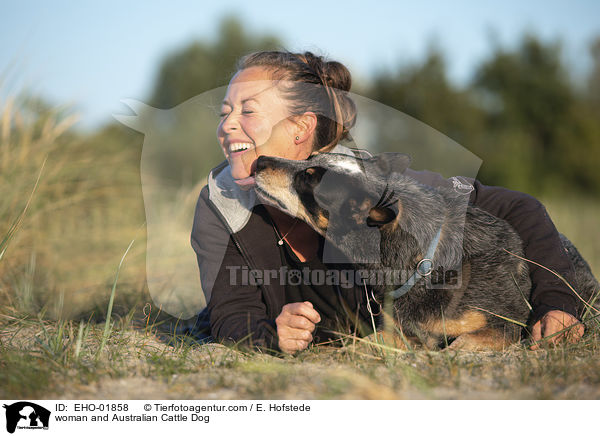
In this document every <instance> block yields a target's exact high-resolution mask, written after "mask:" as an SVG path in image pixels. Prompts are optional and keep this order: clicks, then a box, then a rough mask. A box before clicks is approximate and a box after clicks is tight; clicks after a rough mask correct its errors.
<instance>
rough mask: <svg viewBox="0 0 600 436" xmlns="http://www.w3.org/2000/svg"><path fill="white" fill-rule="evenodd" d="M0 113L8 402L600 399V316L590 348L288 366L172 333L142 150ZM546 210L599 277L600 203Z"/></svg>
mask: <svg viewBox="0 0 600 436" xmlns="http://www.w3.org/2000/svg"><path fill="white" fill-rule="evenodd" d="M0 109H1V112H2V115H1V117H0V120H1V121H0V138H1V142H0V183H1V186H3V195H2V196H0V242H1V245H0V253H1V254H0V302H1V303H2V304H0V397H2V398H20V399H25V398H31V399H35V398H65V399H69V398H71V399H76V398H86V399H91V398H97V399H105V398H106V399H111V398H114V399H125V398H140V399H142V398H144V399H150V398H172V399H175V398H204V399H211V398H214V399H237V398H240V399H244V398H246V399H249V398H290V399H332V398H336V399H338V398H355V399H375V398H379V399H383V398H436V399H439V398H529V399H542V398H564V399H567V398H596V399H598V398H600V363H599V362H600V359H599V358H598V357H599V354H600V323H599V322H598V318H593V317H592V316H591V315H592V314H590V317H589V318H588V319H587V321H586V328H587V333H586V335H585V336H584V338H583V339H582V341H580V342H579V343H577V344H562V345H559V346H557V347H555V348H550V347H548V346H547V345H545V346H543V347H542V349H541V350H539V351H530V350H528V349H527V348H526V346H525V345H524V344H516V345H513V346H511V347H510V348H509V349H507V350H506V351H504V352H485V353H467V352H444V353H440V352H431V351H425V350H418V349H411V350H409V351H399V350H397V349H394V348H393V347H391V346H389V345H385V344H381V343H372V342H369V341H365V340H357V339H354V338H351V337H348V338H346V340H345V345H344V346H342V347H327V346H320V347H312V348H310V349H308V350H306V351H304V352H301V353H299V354H298V355H297V356H295V357H287V358H280V357H276V356H272V355H267V354H264V353H259V352H250V351H245V350H242V349H238V348H236V347H232V346H224V345H220V344H207V345H203V346H198V345H196V344H193V343H190V341H189V340H185V338H183V337H177V336H173V335H170V334H166V333H165V332H166V331H169V330H172V329H173V325H175V324H177V321H176V320H172V319H169V317H168V316H165V315H164V314H162V313H161V311H160V309H159V308H157V307H155V306H154V305H153V304H152V302H151V300H150V297H149V295H148V293H147V290H146V289H145V286H144V281H145V249H144V247H145V246H146V240H145V234H140V233H143V232H140V231H139V228H140V225H141V224H142V223H143V222H144V214H143V204H142V202H141V191H140V186H139V171H138V167H139V152H140V145H141V138H140V137H132V136H128V134H127V133H124V132H122V131H120V130H118V129H115V128H108V129H105V130H103V131H102V132H100V133H98V134H95V135H91V136H90V135H87V136H86V135H80V134H77V133H75V132H73V131H71V130H70V129H69V126H70V125H71V124H72V123H73V121H74V117H73V116H72V115H69V114H68V113H64V112H61V111H59V110H56V109H51V108H47V107H44V106H43V104H41V103H40V102H36V101H28V100H25V101H21V102H18V101H16V100H15V101H9V102H7V103H5V104H4V106H3V107H2V108H0ZM44 161H45V162H46V163H45V166H44V171H43V172H42V173H41V176H39V174H40V169H41V168H42V165H43V163H44ZM38 176H39V177H38ZM38 178H39V183H38V182H36V180H38ZM36 186H37V187H36ZM34 187H36V188H35V189H34ZM33 191H35V193H34V195H33V196H31V193H32V192H33ZM182 198H186V196H185V195H182ZM188 200H189V199H188ZM188 200H186V201H188ZM182 201H183V200H182ZM544 203H545V204H546V205H547V208H548V210H549V213H550V215H551V216H552V217H553V218H554V220H555V222H556V224H557V227H558V228H559V230H561V231H563V232H564V233H565V234H566V235H568V236H569V237H570V238H571V240H572V241H573V242H574V243H575V245H576V246H577V247H578V249H579V250H580V251H581V253H582V254H583V255H584V257H586V259H587V260H588V261H589V262H590V264H591V266H592V269H593V270H594V271H595V272H596V273H597V274H598V273H599V272H600V234H598V233H596V232H595V230H596V226H597V222H598V216H599V215H600V204H598V202H597V201H594V200H592V199H587V198H577V197H572V198H568V199H564V198H561V199H545V200H544ZM15 223H17V225H15ZM186 237H187V236H186ZM133 239H135V240H136V243H135V244H134V245H133V246H131V245H130V246H129V247H128V248H127V250H126V251H125V255H126V256H127V258H126V261H125V262H124V259H125V255H124V254H123V248H124V246H125V244H127V241H131V240H133ZM119 259H121V262H119Z"/></svg>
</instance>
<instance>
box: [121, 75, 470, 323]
mask: <svg viewBox="0 0 600 436" xmlns="http://www.w3.org/2000/svg"><path fill="white" fill-rule="evenodd" d="M276 86H279V85H277V84H276ZM314 86H315V85H310V87H314ZM282 89H287V88H285V86H284V88H282ZM225 94H226V88H225V87H222V88H217V89H214V90H210V91H207V92H205V93H203V94H200V95H198V96H196V97H193V98H191V99H190V100H187V101H185V102H183V103H181V104H179V105H178V106H176V107H173V108H170V109H158V108H154V107H151V106H149V105H147V104H144V103H142V102H139V101H135V100H130V99H129V100H123V102H124V103H125V104H126V105H127V106H128V107H129V108H131V110H132V111H133V113H134V115H115V116H114V117H115V118H116V119H117V120H118V121H120V122H121V123H123V124H124V125H126V126H128V127H130V128H132V129H134V130H136V131H138V132H141V133H143V134H144V146H143V148H142V153H141V162H140V173H141V179H142V193H143V197H144V208H145V212H146V226H147V242H146V243H147V250H146V273H147V283H148V288H149V291H150V294H151V295H152V298H153V300H154V303H155V304H156V305H157V306H161V307H162V310H163V311H165V312H167V313H169V314H171V315H173V316H175V317H181V318H183V319H187V318H189V317H191V316H193V315H194V314H196V313H197V312H198V311H199V310H201V309H202V308H203V307H204V306H205V304H206V303H205V300H204V299H203V298H202V293H199V292H198V290H199V289H202V290H203V291H204V294H205V295H206V300H208V299H209V298H210V293H211V287H212V283H211V281H210V280H207V281H206V283H202V284H201V283H200V280H199V277H198V265H197V258H196V255H195V253H194V251H193V250H192V249H191V246H190V230H191V228H192V224H193V221H194V207H195V204H196V200H197V198H198V194H199V192H200V190H201V188H202V186H203V185H204V184H206V183H207V180H208V184H209V185H210V181H211V179H210V177H208V176H209V172H210V170H211V169H212V168H214V167H215V166H217V164H219V163H220V162H222V161H223V158H224V156H223V151H222V149H221V148H222V147H221V146H220V145H219V143H218V141H217V138H216V130H217V125H218V123H219V111H220V107H221V104H222V101H223V98H224V96H225ZM300 94H301V95H312V94H314V92H313V93H309V92H306V93H299V95H300ZM346 94H347V96H348V97H350V98H351V99H352V100H353V101H354V104H355V105H356V114H357V117H356V124H355V125H354V127H352V128H351V131H350V135H349V138H348V142H344V143H343V144H342V145H347V146H349V147H354V148H360V149H365V150H371V151H374V152H377V151H383V149H382V147H385V151H390V152H401V153H406V154H408V155H410V156H412V157H413V158H414V159H415V162H416V164H417V167H420V168H427V169H429V170H431V171H435V172H439V173H441V174H447V175H454V174H463V175H466V176H469V177H475V175H476V174H477V170H478V169H479V166H480V165H481V160H480V159H479V158H477V157H476V156H475V155H473V154H472V153H470V152H469V151H468V150H466V149H465V148H463V147H461V146H460V145H459V144H457V143H455V142H454V141H452V140H451V139H449V138H447V137H446V136H444V135H443V134H441V133H439V132H437V131H435V130H434V129H432V128H431V127H429V126H427V125H425V124H423V123H421V122H419V121H417V120H415V119H414V118H412V117H410V116H408V115H406V114H403V113H401V112H399V111H397V110H395V109H393V108H390V107H388V106H385V105H383V104H381V103H378V102H376V101H373V100H370V99H368V98H365V97H362V96H360V95H357V94H352V93H346ZM254 145H255V146H256V147H260V144H254ZM348 171H349V170H348ZM341 177H343V174H341V173H336V174H334V173H333V172H332V173H331V174H328V175H325V176H324V179H323V183H322V186H323V187H322V188H321V192H319V198H320V199H321V200H322V201H326V199H327V197H328V195H329V194H328V193H327V190H326V189H325V187H326V186H327V185H328V186H332V185H334V184H336V183H338V181H339V180H340V178H341ZM216 182H217V185H218V188H220V189H222V190H223V195H222V197H221V198H220V199H221V200H223V203H227V204H229V203H231V202H229V203H228V202H227V201H228V200H230V199H234V200H239V199H240V197H239V196H237V191H235V190H227V189H226V188H228V187H227V186H225V187H223V186H221V185H219V184H218V180H217V181H216ZM182 187H183V188H185V189H181V188H182ZM382 188H384V187H382ZM213 191H214V190H213ZM213 191H211V194H212V192H213ZM380 196H381V192H380V193H379V196H378V197H376V198H375V199H374V201H375V203H374V204H377V201H378V200H379V199H380ZM334 199H337V197H336V196H334ZM211 201H212V197H211ZM240 204H241V206H240V207H242V208H246V209H251V208H252V207H253V206H254V205H255V204H254V203H253V202H248V203H246V202H242V201H241V200H240ZM237 205H239V204H237ZM355 206H356V207H357V208H358V209H359V211H360V212H361V213H362V212H363V210H361V209H360V208H361V207H363V208H364V207H366V203H360V204H359V203H357V204H356V205H355ZM219 211H220V212H222V210H219ZM223 215H224V216H225V214H223ZM241 215H243V214H234V217H239V216H241ZM354 215H355V214H350V215H346V218H348V217H352V216H354ZM346 218H342V219H341V220H340V221H339V223H337V225H336V224H334V223H333V221H332V222H331V223H330V226H329V231H331V232H334V233H335V236H339V237H340V238H344V239H346V240H348V241H350V239H352V238H354V239H352V244H354V245H356V246H358V247H359V248H361V250H357V251H355V252H354V253H353V254H354V256H353V257H352V259H354V260H355V261H356V262H358V261H365V262H368V263H373V262H376V261H377V259H378V257H379V254H378V253H379V251H378V245H379V236H378V229H377V228H376V227H373V226H371V227H366V228H365V229H363V231H364V232H366V235H367V236H368V235H372V236H377V237H376V238H375V239H370V238H368V237H365V238H356V237H355V236H356V233H352V232H350V233H348V234H346V233H344V230H345V228H347V224H349V223H348V222H346V223H344V222H343V219H346ZM378 218H379V219H381V218H386V216H380V217H376V216H375V214H373V216H372V217H371V219H372V221H371V223H374V222H375V221H376V220H377V219H378ZM225 219H228V218H227V216H225ZM240 220H242V221H243V217H242V218H240ZM336 221H337V219H336ZM245 223H246V222H245V221H244V222H242V223H241V224H240V223H239V222H237V221H236V222H235V223H234V224H236V225H232V223H231V222H229V221H228V222H227V224H229V227H230V228H231V229H232V232H233V233H235V232H236V231H239V229H241V228H242V227H243V226H244V225H245ZM361 240H366V241H367V242H366V244H361V243H360V241H361ZM227 242H228V240H225V241H224V243H223V244H221V245H222V247H221V245H219V244H213V245H219V246H218V247H215V249H214V250H215V253H213V255H212V256H211V261H210V262H204V263H205V264H206V265H203V266H202V267H203V268H205V269H207V272H206V274H204V276H206V277H208V278H210V277H211V276H212V277H216V275H217V273H218V269H219V267H220V265H221V260H222V259H223V256H224V254H225V250H226V247H227ZM328 245H331V244H328ZM375 247H377V250H376V249H375ZM326 248H327V249H329V248H330V247H326ZM221 249H222V254H221V256H220V257H219V254H218V253H217V252H216V251H218V250H221ZM361 253H362V254H361ZM364 253H368V254H367V256H366V258H365V256H363V254H364ZM373 256H375V257H376V259H373ZM212 258H214V259H212ZM336 258H338V257H337V256H336V255H335V253H334V252H333V251H332V252H331V253H329V254H328V253H324V260H326V259H329V260H330V261H332V263H335V262H336V261H337V260H335V259H336ZM213 270H214V271H213ZM213 281H214V280H213Z"/></svg>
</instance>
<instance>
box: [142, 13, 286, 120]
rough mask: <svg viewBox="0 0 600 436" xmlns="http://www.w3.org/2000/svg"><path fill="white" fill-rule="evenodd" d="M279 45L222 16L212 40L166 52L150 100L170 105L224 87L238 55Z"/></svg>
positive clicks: (156, 103)
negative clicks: (216, 34)
mask: <svg viewBox="0 0 600 436" xmlns="http://www.w3.org/2000/svg"><path fill="white" fill-rule="evenodd" d="M280 46H281V43H280V42H279V40H278V39H277V38H276V37H274V36H269V35H266V36H254V35H249V34H247V33H246V32H245V31H244V29H243V28H242V25H241V23H240V22H239V20H237V19H236V18H234V17H229V18H225V19H224V20H223V21H222V23H221V26H220V29H219V33H218V37H217V39H216V41H215V42H214V43H206V42H201V41H196V42H193V43H191V44H189V45H188V46H186V47H184V48H182V49H181V50H177V51H175V52H173V53H171V54H170V55H168V56H167V57H166V58H165V60H164V61H163V62H162V65H161V66H160V70H159V74H158V79H157V81H156V84H155V86H154V92H153V94H152V98H151V100H150V102H151V104H152V105H153V106H155V107H159V108H170V107H173V106H176V105H178V104H180V103H182V102H184V101H185V100H187V99H189V98H192V97H194V96H196V95H198V94H201V93H203V92H205V91H208V90H210V89H213V88H216V87H219V86H224V85H226V84H227V82H228V81H229V79H230V77H231V75H232V74H233V73H235V71H234V69H235V64H236V61H237V60H238V59H239V58H240V56H242V55H244V54H247V53H249V52H252V51H256V50H268V49H276V48H278V47H280Z"/></svg>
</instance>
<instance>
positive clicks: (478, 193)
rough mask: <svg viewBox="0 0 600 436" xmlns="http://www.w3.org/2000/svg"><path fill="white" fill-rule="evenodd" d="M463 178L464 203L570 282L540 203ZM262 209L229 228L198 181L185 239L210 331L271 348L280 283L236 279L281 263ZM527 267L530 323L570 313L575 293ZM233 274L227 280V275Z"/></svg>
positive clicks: (422, 177)
mask: <svg viewBox="0 0 600 436" xmlns="http://www.w3.org/2000/svg"><path fill="white" fill-rule="evenodd" d="M224 168H226V164H225V163H224V164H222V165H220V166H219V167H217V168H215V169H214V170H213V173H212V174H213V175H215V174H218V173H219V172H220V171H222V170H223V169H224ZM406 175H408V176H410V177H413V178H414V179H416V180H417V181H419V182H420V183H423V184H426V185H429V186H434V187H436V186H442V185H447V184H449V183H452V182H454V181H455V180H452V179H450V180H449V179H445V178H443V177H442V176H441V175H439V174H436V173H432V172H429V171H413V170H411V169H408V170H407V172H406ZM463 180H464V179H463ZM468 182H470V183H471V184H472V186H473V188H474V189H473V191H472V192H471V194H470V203H471V204H472V205H474V206H477V207H479V208H481V209H483V210H485V211H487V212H488V213H490V214H492V215H494V216H497V217H499V218H502V219H504V220H506V221H507V222H508V223H509V224H510V225H511V226H512V227H513V228H514V229H515V230H516V231H517V233H518V234H519V236H520V237H521V239H522V240H523V244H524V250H525V256H526V257H527V258H528V259H530V260H533V261H535V262H537V263H539V264H541V265H545V266H547V267H548V268H550V269H552V270H554V271H556V272H557V273H559V274H560V275H562V276H563V277H564V278H565V279H566V280H567V281H568V282H570V283H572V282H573V280H574V274H575V273H574V267H573V265H572V263H571V261H570V260H569V258H568V257H567V256H566V252H565V250H564V248H563V246H562V243H561V242H560V239H559V235H558V232H557V230H556V228H555V226H554V224H553V223H552V221H551V219H550V217H549V216H548V214H547V213H546V209H545V208H544V206H543V205H542V204H541V203H540V202H539V201H538V200H536V199H535V198H533V197H531V196H530V195H527V194H523V193H520V192H516V191H511V190H508V189H505V188H500V187H495V186H486V185H483V184H481V183H480V182H479V181H476V180H468ZM261 211H262V212H261ZM265 213H266V211H265V210H264V209H262V208H256V209H254V210H253V212H252V213H251V215H250V218H249V220H248V221H247V222H246V224H245V225H244V226H243V227H242V228H241V229H239V230H238V231H235V232H234V231H232V230H231V228H230V226H229V225H228V222H227V220H226V219H225V218H224V216H223V214H222V213H221V212H220V211H219V209H218V208H217V207H216V205H215V204H214V202H213V201H211V199H210V195H209V188H208V186H205V187H204V188H203V189H202V192H201V193H200V197H199V199H198V203H197V206H196V211H195V216H194V225H193V229H192V236H191V242H192V246H193V248H194V250H195V252H196V254H197V258H198V265H199V268H200V278H201V282H202V287H203V290H204V292H205V295H206V299H207V301H208V311H209V316H210V326H211V333H212V335H213V337H214V338H216V339H217V340H233V341H236V342H238V341H242V342H246V343H248V344H250V345H254V346H259V347H263V348H267V349H274V350H277V349H278V344H277V332H276V326H275V318H277V316H278V315H279V314H280V312H281V309H282V307H283V305H284V304H285V301H284V297H285V289H284V286H283V284H282V283H281V282H279V281H276V280H275V281H271V282H270V283H269V284H265V283H263V284H260V285H256V286H251V285H249V284H241V283H238V281H239V277H240V269H241V268H242V267H244V268H245V267H247V268H248V269H250V270H251V269H256V270H260V271H264V270H273V269H279V268H280V267H281V266H282V265H281V259H280V255H279V251H278V247H277V244H276V238H275V236H274V234H273V228H272V226H271V222H270V220H269V218H268V217H266V216H265ZM529 269H530V276H531V281H532V284H533V289H532V293H531V297H530V302H531V304H532V306H533V312H532V315H531V318H530V324H533V323H535V322H536V321H537V320H539V319H540V318H541V317H542V316H543V315H544V314H545V313H547V312H548V311H550V310H553V309H559V310H562V311H565V312H567V313H570V314H572V315H574V316H577V309H578V302H577V300H576V297H575V296H574V295H573V293H572V292H571V291H570V290H569V288H568V287H567V286H566V285H565V284H564V283H563V282H562V281H561V280H560V279H558V278H557V277H556V276H555V275H554V274H552V273H550V272H548V271H546V270H545V269H543V268H539V267H537V266H535V265H533V264H529ZM233 277H235V280H233V281H232V278H233Z"/></svg>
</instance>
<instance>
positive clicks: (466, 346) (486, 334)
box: [447, 327, 515, 351]
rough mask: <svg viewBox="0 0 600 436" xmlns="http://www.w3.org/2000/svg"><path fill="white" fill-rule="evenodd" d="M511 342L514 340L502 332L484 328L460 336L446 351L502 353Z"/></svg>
mask: <svg viewBox="0 0 600 436" xmlns="http://www.w3.org/2000/svg"><path fill="white" fill-rule="evenodd" d="M513 342H515V340H514V339H512V338H510V336H507V335H506V334H505V333H504V332H503V331H501V330H499V329H496V328H491V327H486V328H482V329H480V330H476V331H474V332H470V333H463V334H461V335H460V336H458V337H457V338H456V339H455V340H454V341H453V342H452V343H451V344H450V345H449V346H448V348H447V349H448V350H461V351H502V350H504V349H505V348H506V347H508V346H509V345H510V344H511V343H513Z"/></svg>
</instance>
